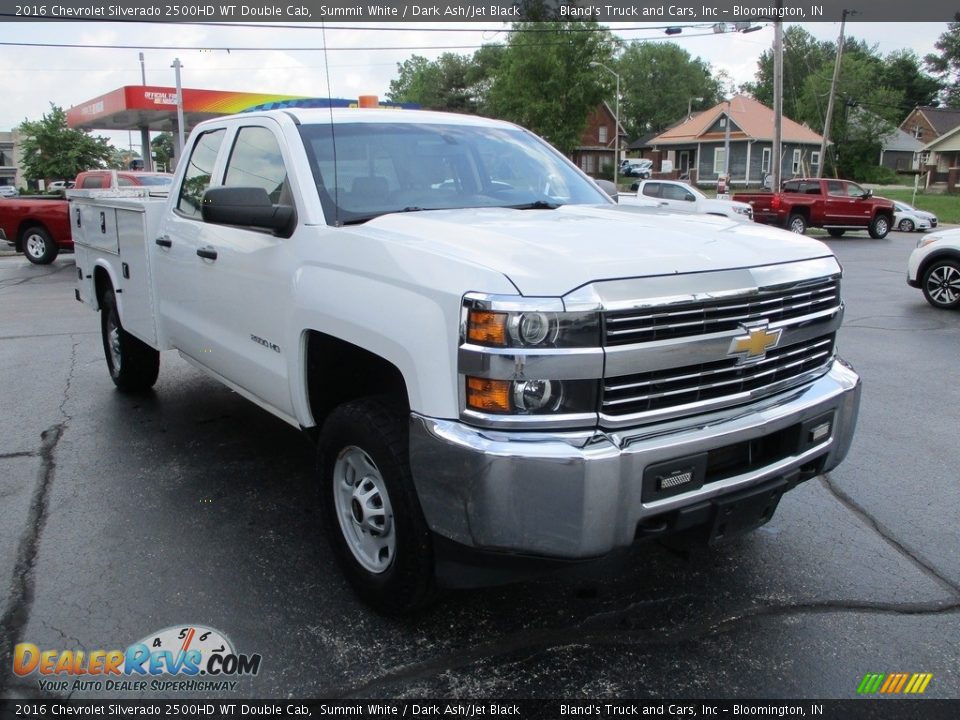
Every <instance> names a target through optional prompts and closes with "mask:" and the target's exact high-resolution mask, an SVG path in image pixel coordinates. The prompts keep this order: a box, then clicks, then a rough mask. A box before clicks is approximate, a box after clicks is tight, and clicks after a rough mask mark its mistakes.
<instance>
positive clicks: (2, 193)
mask: <svg viewBox="0 0 960 720" xmlns="http://www.w3.org/2000/svg"><path fill="white" fill-rule="evenodd" d="M19 194H20V191H19V190H17V188H15V187H14V186H13V185H0V197H16V196H17V195H19Z"/></svg>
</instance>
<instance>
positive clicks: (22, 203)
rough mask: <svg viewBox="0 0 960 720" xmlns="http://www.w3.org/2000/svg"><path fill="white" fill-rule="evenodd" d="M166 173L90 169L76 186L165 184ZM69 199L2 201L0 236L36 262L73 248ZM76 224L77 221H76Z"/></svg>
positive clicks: (168, 177)
mask: <svg viewBox="0 0 960 720" xmlns="http://www.w3.org/2000/svg"><path fill="white" fill-rule="evenodd" d="M172 177H173V176H172V175H169V174H167V173H144V172H117V171H114V170H89V171H87V172H82V173H80V174H79V175H77V179H76V181H75V187H77V188H83V189H85V190H109V189H111V188H112V189H116V188H123V187H157V188H161V187H166V186H168V185H169V184H170V182H171V179H172ZM69 214H70V209H69V203H68V202H67V200H66V198H64V197H63V196H62V195H55V196H54V195H47V196H36V197H29V196H28V197H21V198H17V199H15V200H5V201H3V202H2V203H0V240H6V241H7V242H10V243H13V245H14V247H15V248H16V249H17V252H22V253H23V254H24V255H26V256H27V260H29V261H30V262H32V263H35V264H37V265H47V264H49V263H52V262H53V261H54V260H55V259H56V257H57V255H59V254H60V251H61V250H63V251H67V252H69V251H71V250H73V236H72V235H71V232H70V229H71V221H70V218H69ZM74 224H75V222H74Z"/></svg>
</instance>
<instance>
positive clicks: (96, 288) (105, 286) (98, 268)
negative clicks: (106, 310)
mask: <svg viewBox="0 0 960 720" xmlns="http://www.w3.org/2000/svg"><path fill="white" fill-rule="evenodd" d="M116 280H117V279H116V278H115V277H114V275H113V268H112V267H110V265H109V264H108V263H106V262H104V261H103V260H102V259H101V260H97V263H96V265H94V268H93V294H94V298H95V300H96V307H94V310H99V309H100V308H101V307H103V294H104V293H105V292H107V291H108V290H114V292H115V293H116V290H115V288H116V287H117V282H116ZM115 300H116V303H117V312H119V313H121V317H123V315H122V312H123V309H122V308H121V306H120V303H121V300H120V298H119V297H115Z"/></svg>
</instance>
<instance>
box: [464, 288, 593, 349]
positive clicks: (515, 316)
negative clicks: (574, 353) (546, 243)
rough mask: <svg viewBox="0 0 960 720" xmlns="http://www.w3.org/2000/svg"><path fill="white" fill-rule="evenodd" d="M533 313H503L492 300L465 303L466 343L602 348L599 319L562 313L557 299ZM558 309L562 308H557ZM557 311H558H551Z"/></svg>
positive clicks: (534, 307) (534, 308) (547, 300)
mask: <svg viewBox="0 0 960 720" xmlns="http://www.w3.org/2000/svg"><path fill="white" fill-rule="evenodd" d="M523 304H529V305H530V306H531V309H529V310H527V309H523V308H521V307H517V309H512V308H510V309H503V310H500V309H499V306H498V305H496V304H493V303H491V302H490V301H489V300H480V299H474V298H472V297H471V296H468V297H467V298H466V299H465V300H464V307H465V310H466V312H465V317H464V327H463V328H462V332H461V335H462V337H463V340H464V341H466V342H468V343H471V344H475V345H483V346H486V347H513V348H552V347H553V348H561V347H570V348H573V347H594V346H599V344H600V319H599V316H598V314H597V313H592V312H587V313H583V312H573V313H568V312H563V311H562V307H563V306H562V303H561V301H560V300H559V299H557V298H544V299H543V305H544V306H545V309H539V308H538V307H537V303H536V301H535V300H534V301H533V302H531V303H523ZM558 306H559V307H558ZM553 307H558V310H552V309H551V308H553Z"/></svg>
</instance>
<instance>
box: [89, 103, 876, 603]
mask: <svg viewBox="0 0 960 720" xmlns="http://www.w3.org/2000/svg"><path fill="white" fill-rule="evenodd" d="M122 194H123V193H118V194H117V195H122ZM126 194H127V195H138V194H142V192H138V191H128V192H127V193H126ZM72 202H73V204H74V207H73V208H72V209H71V218H74V219H75V222H74V228H73V230H74V233H75V238H76V262H77V272H78V278H79V281H78V289H77V298H78V299H79V300H82V301H83V302H86V303H89V304H90V305H91V306H92V307H93V308H95V309H99V310H100V315H101V327H102V334H103V346H104V352H105V356H106V361H107V366H108V368H109V371H110V374H111V376H112V378H113V380H114V382H115V384H116V386H117V387H118V388H119V389H120V390H121V391H129V392H138V391H140V392H142V391H146V390H148V389H149V388H150V387H151V386H152V385H153V383H154V382H155V380H156V378H157V373H158V368H159V363H160V352H159V351H162V350H168V349H175V350H177V351H179V352H180V354H181V355H182V356H183V357H184V358H185V359H187V360H188V361H189V362H190V363H192V364H193V365H195V366H196V367H198V368H200V369H201V370H202V371H204V372H206V373H209V374H210V375H211V376H212V377H214V378H216V379H218V380H220V381H221V382H223V383H225V384H226V385H228V386H230V387H231V388H233V389H235V390H236V391H237V392H238V393H241V394H242V395H244V396H245V397H247V398H249V399H250V400H252V401H253V402H255V403H257V404H258V405H260V406H261V407H262V408H264V409H266V410H267V411H269V412H271V413H273V414H275V415H276V416H278V417H280V418H283V419H284V420H285V421H287V422H288V423H290V425H292V426H294V427H297V428H302V429H303V430H305V431H307V432H309V433H310V434H311V435H313V436H315V438H316V441H317V444H318V448H319V449H318V453H319V465H318V468H319V469H318V482H319V483H320V486H321V491H322V492H321V497H322V506H323V517H324V519H325V525H326V531H327V533H328V536H329V540H330V543H331V546H332V548H333V550H334V552H335V555H336V557H337V559H338V561H339V562H340V564H341V566H342V568H343V569H344V572H345V573H346V575H347V576H348V578H349V579H350V581H351V582H352V584H353V586H354V587H355V588H356V590H357V591H358V593H359V594H360V595H361V596H362V597H363V598H365V599H366V600H367V601H369V602H370V603H372V604H373V605H374V606H375V607H377V608H379V609H380V610H381V611H384V612H391V613H400V612H405V611H409V610H412V609H414V608H416V607H419V606H422V605H423V604H424V603H426V602H428V601H429V599H430V598H431V597H432V596H433V594H434V590H435V588H436V587H438V586H443V585H447V586H450V585H457V586H465V585H471V584H486V583H492V582H497V581H501V580H504V579H509V578H510V577H516V576H517V575H518V574H519V575H522V574H526V573H528V572H530V571H532V570H534V569H538V568H541V567H546V566H553V565H557V564H563V563H568V562H571V561H579V560H584V559H587V558H596V557H600V556H603V555H605V554H607V553H610V552H611V551H613V550H614V549H616V548H621V547H625V546H629V545H631V544H632V543H634V542H635V541H637V540H641V539H645V538H662V537H666V536H669V535H675V534H684V535H687V536H690V537H691V538H692V539H695V540H700V541H706V542H716V541H719V540H723V539H726V538H729V537H732V536H735V535H737V534H739V533H742V532H745V531H747V530H750V529H753V528H755V527H757V526H758V525H760V524H762V523H764V522H766V521H767V520H769V519H770V517H771V515H772V513H773V512H774V510H775V508H776V506H777V503H778V501H779V500H780V497H781V495H782V494H783V493H784V492H786V491H787V490H789V489H791V488H793V487H794V486H796V485H797V484H798V483H800V482H803V481H804V480H807V479H809V478H811V477H814V476H816V475H817V474H818V473H822V472H825V471H827V470H830V469H831V468H833V467H834V466H836V465H837V464H838V463H839V462H840V461H841V460H842V459H843V458H844V456H845V455H846V453H847V449H848V447H849V446H850V442H851V438H852V435H853V431H854V426H855V421H856V416H857V410H858V405H859V397H860V381H859V378H858V376H857V375H856V374H855V373H854V372H853V370H852V369H851V368H850V367H849V366H848V365H847V364H845V363H844V362H843V361H842V360H841V359H840V358H839V357H838V355H837V351H836V333H837V331H838V329H839V327H840V322H841V318H842V315H843V303H842V301H841V298H840V276H841V269H840V265H839V264H838V263H837V261H836V259H835V258H834V256H833V255H832V254H831V252H830V250H829V249H828V248H827V247H825V246H824V245H823V244H821V243H819V242H817V241H814V240H811V239H808V238H801V237H798V236H796V235H793V234H790V233H786V232H784V231H781V230H777V229H772V228H768V227H764V226H761V225H754V224H753V223H748V224H744V223H739V222H732V221H730V220H729V219H727V218H716V217H714V218H711V217H694V216H687V215H678V214H674V213H661V212H659V211H649V210H647V209H645V208H621V207H619V206H617V205H616V204H614V203H613V202H612V201H611V200H610V198H609V197H607V196H606V195H605V194H604V193H602V192H601V191H600V190H599V189H598V186H597V185H596V184H595V183H594V182H593V181H591V180H590V179H589V178H588V177H587V176H586V175H584V174H583V173H581V172H580V171H579V170H578V169H577V168H576V166H574V165H573V164H572V163H570V162H569V161H568V160H567V159H566V158H564V157H563V156H562V155H560V154H559V153H558V152H557V151H556V150H554V149H553V148H552V147H550V146H549V145H548V144H546V143H545V142H543V141H542V140H540V139H539V138H537V137H536V136H534V135H532V134H531V133H529V132H527V131H525V130H523V129H522V128H518V127H516V126H514V125H510V124H508V123H504V122H497V121H492V120H486V119H481V118H476V117H467V116H462V115H445V114H439V113H427V112H419V111H393V110H376V109H370V110H335V111H333V112H332V113H330V112H328V111H326V110H323V111H320V110H291V111H271V112H265V113H251V114H243V115H238V116H232V117H225V118H221V119H218V120H212V121H208V122H204V123H202V124H200V125H199V126H198V127H197V128H196V129H195V130H194V132H193V133H192V135H191V137H190V141H189V143H188V146H187V148H186V149H185V156H184V160H183V161H182V162H181V163H180V165H179V168H178V171H177V174H176V177H175V179H174V183H173V185H172V189H171V191H170V194H169V197H168V198H165V199H164V198H155V197H149V196H145V194H144V196H143V197H122V196H115V197H102V196H101V197H82V194H77V195H74V197H73V199H72Z"/></svg>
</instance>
